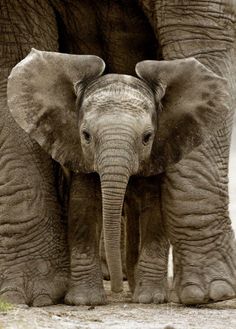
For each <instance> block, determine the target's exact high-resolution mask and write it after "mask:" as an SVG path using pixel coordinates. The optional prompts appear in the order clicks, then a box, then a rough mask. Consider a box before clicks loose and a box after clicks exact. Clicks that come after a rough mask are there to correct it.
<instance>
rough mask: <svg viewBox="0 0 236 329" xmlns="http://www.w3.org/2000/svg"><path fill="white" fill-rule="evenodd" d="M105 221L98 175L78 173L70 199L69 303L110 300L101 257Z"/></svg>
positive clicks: (88, 303)
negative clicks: (104, 285) (101, 234)
mask: <svg viewBox="0 0 236 329" xmlns="http://www.w3.org/2000/svg"><path fill="white" fill-rule="evenodd" d="M101 223H102V209H101V195H100V185H99V178H98V176H96V175H95V174H89V175H84V174H80V175H74V176H73V178H72V185H71V189H70V201H69V233H68V239H69V246H70V282H69V289H68V292H67V294H66V297H65V302H66V303H67V304H71V305H102V304H105V303H106V295H105V291H104V288H103V281H102V272H101V265H100V259H99V238H100V232H101Z"/></svg>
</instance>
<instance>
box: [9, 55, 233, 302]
mask: <svg viewBox="0 0 236 329" xmlns="http://www.w3.org/2000/svg"><path fill="white" fill-rule="evenodd" d="M104 68H105V64H104V62H103V61H102V60H101V59H100V58H98V57H96V56H84V55H67V54H60V53H53V52H44V51H38V50H35V49H32V51H31V53H30V54H29V55H28V56H27V57H26V58H25V59H24V60H23V61H21V62H20V63H19V64H18V65H17V66H16V67H15V68H14V69H13V70H12V73H11V75H10V77H9V82H8V104H9V108H10V111H11V113H12V115H13V117H14V119H15V120H16V122H17V123H18V124H19V125H20V126H21V127H22V128H23V129H24V130H25V131H26V132H27V133H28V134H29V135H30V136H31V138H33V139H34V140H36V141H37V142H38V144H39V145H41V147H42V148H43V149H44V150H45V151H46V152H48V153H49V154H51V156H52V158H53V159H55V160H56V161H58V162H59V163H60V164H61V165H63V166H65V167H67V168H69V169H70V170H72V171H73V177H72V183H71V189H70V201H69V203H70V204H69V219H68V220H69V233H68V234H69V236H68V239H69V244H70V282H69V288H68V291H67V294H66V296H65V301H66V303H68V304H75V305H79V304H86V305H90V304H93V305H98V304H104V303H105V302H106V296H105V292H104V288H103V281H102V273H101V265H100V260H99V237H100V233H101V228H103V230H104V241H105V251H106V256H107V263H108V268H109V272H110V278H111V289H112V291H114V292H120V291H121V290H122V281H123V274H122V262H121V254H120V231H121V215H122V209H123V206H124V205H125V206H124V212H125V217H126V218H127V237H128V238H127V248H128V251H127V275H128V280H129V284H130V287H131V290H132V292H133V300H134V301H135V302H143V303H150V302H155V303H160V302H164V301H165V300H166V298H167V259H168V249H169V242H168V236H167V234H168V233H167V232H166V228H165V226H166V225H165V223H164V221H163V218H162V214H161V198H160V180H161V178H162V175H160V174H161V173H163V172H164V171H165V169H166V168H167V167H168V166H169V165H171V164H174V163H176V162H178V161H180V160H181V159H182V158H183V157H184V156H185V155H186V154H188V153H189V152H191V151H192V150H193V149H194V148H196V147H197V146H199V145H200V144H201V143H203V142H204V141H205V140H206V139H208V138H209V137H210V136H211V135H212V134H213V133H214V132H215V131H216V129H217V128H218V127H219V126H220V124H221V122H222V119H223V118H224V117H225V116H226V115H227V113H228V107H227V99H228V94H227V91H226V90H227V87H226V81H225V80H224V79H222V78H220V77H219V76H217V75H215V74H214V73H213V72H211V71H210V70H208V69H207V68H206V67H205V66H204V65H202V64H201V63H200V62H198V61H197V60H195V59H194V58H188V59H180V60H173V61H144V62H140V63H138V64H137V65H136V73H137V75H138V77H139V78H136V77H133V76H128V75H119V74H108V75H103V76H101V75H102V73H103V71H104ZM196 252H197V248H196ZM190 261H191V260H190ZM186 275H187V274H186ZM189 275H191V273H190V274H189Z"/></svg>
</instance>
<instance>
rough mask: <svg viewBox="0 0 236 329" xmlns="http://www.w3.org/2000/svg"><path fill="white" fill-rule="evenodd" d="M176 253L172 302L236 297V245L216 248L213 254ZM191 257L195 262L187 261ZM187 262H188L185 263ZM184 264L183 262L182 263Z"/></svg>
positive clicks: (189, 303)
mask: <svg viewBox="0 0 236 329" xmlns="http://www.w3.org/2000/svg"><path fill="white" fill-rule="evenodd" d="M195 257H197V259H196V260H195V259H194V255H191V256H190V255H188V257H187V258H186V259H180V257H178V255H177V256H176V264H175V274H174V277H175V279H174V284H173V291H172V292H171V294H170V300H171V301H172V302H177V303H183V304H186V305H197V304H205V303H211V302H217V301H223V300H227V299H231V298H234V297H236V246H235V242H234V241H231V245H230V246H229V245H228V248H225V246H223V245H222V250H220V249H219V250H212V251H211V252H210V253H209V255H200V256H199V255H195ZM190 259H191V265H189V264H187V262H188V261H189V260H190ZM184 263H185V264H184ZM179 264H181V265H179Z"/></svg>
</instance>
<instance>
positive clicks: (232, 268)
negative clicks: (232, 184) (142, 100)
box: [142, 0, 236, 304]
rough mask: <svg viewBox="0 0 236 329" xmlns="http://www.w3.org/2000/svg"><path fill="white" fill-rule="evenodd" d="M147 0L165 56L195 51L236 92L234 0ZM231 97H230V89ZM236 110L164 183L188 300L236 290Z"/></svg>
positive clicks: (180, 289)
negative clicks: (235, 189) (234, 152)
mask: <svg viewBox="0 0 236 329" xmlns="http://www.w3.org/2000/svg"><path fill="white" fill-rule="evenodd" d="M142 2H143V4H144V7H145V8H146V9H145V10H146V12H147V13H149V17H150V19H151V20H152V23H153V27H154V29H155V32H156V35H157V36H158V38H159V41H160V44H161V46H162V53H163V58H164V59H174V58H184V57H190V56H194V57H196V58H197V59H198V60H199V61H201V62H202V63H203V64H204V65H206V66H207V67H208V68H209V69H211V70H212V71H213V72H215V73H216V74H218V75H221V76H223V77H225V78H226V79H227V80H228V82H229V91H230V93H231V95H234V94H235V81H234V77H233V75H232V73H231V72H234V69H233V65H234V52H233V41H234V26H233V21H234V19H235V17H234V13H233V10H232V8H230V6H229V3H230V2H229V1H223V0H222V1H219V2H216V1H185V2H184V3H183V1H174V0H173V1H172V0H171V1H169V0H168V1H165V0H156V1H155V2H151V1H145V0H143V1H142ZM193 2H194V3H193ZM152 6H154V7H152ZM150 10H151V11H150ZM151 12H152V13H153V15H152V17H151V15H150V13H151ZM203 97H204V95H203ZM231 100H232V103H233V96H232V98H231ZM232 115H233V110H232V111H231V113H229V116H228V117H226V118H225V121H224V122H222V128H221V129H220V130H219V131H218V132H217V133H216V134H215V136H214V137H213V138H212V139H211V140H209V141H208V143H206V144H205V145H202V146H201V147H199V148H198V150H196V151H194V152H192V153H191V154H190V155H189V156H188V157H186V159H184V160H182V161H181V162H180V163H179V164H178V165H176V166H175V167H173V168H172V169H169V170H168V172H167V174H166V179H165V184H164V186H163V190H162V207H163V210H164V215H165V219H166V220H167V223H168V229H169V235H170V239H171V242H172V244H173V251H174V286H175V291H176V295H175V299H176V300H178V299H179V300H180V301H181V302H183V303H186V304H198V303H202V302H208V301H217V300H223V299H227V298H230V297H233V296H235V294H236V246H235V240H234V234H233V231H232V227H231V222H230V219H229V213H228V186H227V184H228V157H229V144H230V135H231V128H232V127H231V126H232ZM174 142H175V141H173V143H174Z"/></svg>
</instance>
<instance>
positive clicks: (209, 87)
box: [136, 58, 230, 174]
mask: <svg viewBox="0 0 236 329" xmlns="http://www.w3.org/2000/svg"><path fill="white" fill-rule="evenodd" d="M136 73H137V75H138V76H139V77H140V78H141V79H142V80H144V81H146V82H147V83H148V84H149V86H150V88H151V89H152V90H153V92H154V95H155V101H156V103H157V104H158V105H161V106H157V109H160V108H161V111H159V112H158V113H157V121H158V122H157V131H156V137H155V140H154V143H153V149H152V155H151V157H152V159H151V165H150V168H149V174H158V173H161V172H163V171H165V170H166V168H167V167H168V166H169V165H171V164H174V163H177V162H179V161H180V160H181V159H182V158H183V157H184V156H185V155H187V154H188V153H190V152H191V151H192V150H193V149H194V148H196V147H198V146H200V145H201V144H202V143H204V142H205V141H206V140H207V139H209V138H210V137H212V136H213V135H214V134H215V133H216V131H217V130H218V129H219V128H220V127H221V126H222V123H223V121H224V120H225V119H226V118H227V117H228V115H229V113H230V111H229V108H230V104H229V102H230V97H229V93H228V84H227V80H226V79H224V78H222V77H220V76H218V75H216V74H215V73H213V72H212V71H211V70H209V69H208V68H206V67H205V66H204V65H203V64H201V63H200V62H199V61H198V60H196V59H195V58H187V59H177V60H171V61H164V60H163V61H142V62H140V63H138V64H137V65H136Z"/></svg>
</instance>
